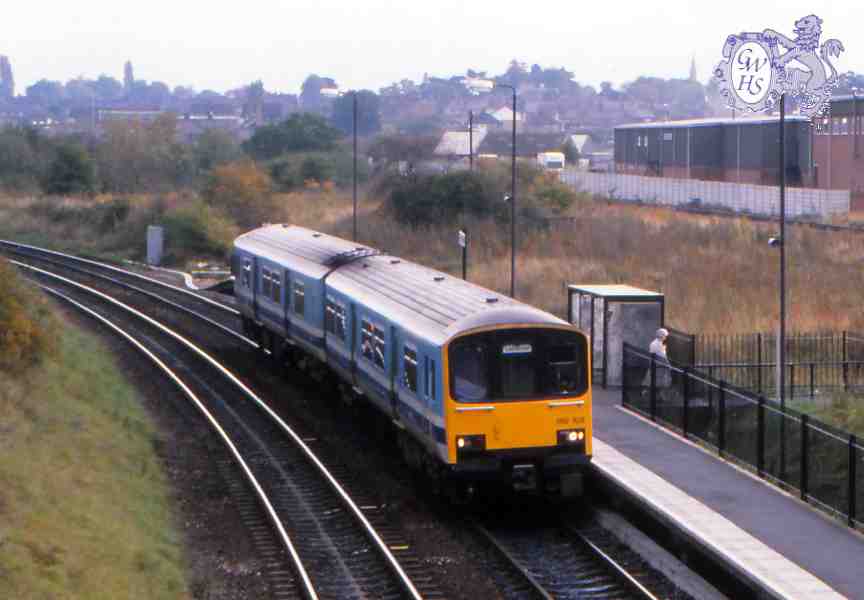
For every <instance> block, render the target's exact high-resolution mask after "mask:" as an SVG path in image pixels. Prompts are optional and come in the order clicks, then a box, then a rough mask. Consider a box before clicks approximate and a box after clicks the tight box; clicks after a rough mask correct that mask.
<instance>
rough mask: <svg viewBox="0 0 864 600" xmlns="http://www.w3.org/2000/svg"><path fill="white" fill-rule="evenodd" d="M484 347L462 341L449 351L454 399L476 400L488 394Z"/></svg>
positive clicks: (482, 398) (484, 397)
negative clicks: (462, 342)
mask: <svg viewBox="0 0 864 600" xmlns="http://www.w3.org/2000/svg"><path fill="white" fill-rule="evenodd" d="M486 363H487V357H486V347H485V346H484V345H482V344H478V343H464V344H459V345H457V346H455V347H454V348H453V349H452V350H451V351H450V364H451V366H452V369H453V394H454V397H455V398H456V400H461V401H463V402H477V401H480V400H485V399H486V398H487V397H488V396H489V377H488V374H487V372H486V371H487V367H486Z"/></svg>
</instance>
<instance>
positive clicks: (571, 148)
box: [561, 136, 579, 165]
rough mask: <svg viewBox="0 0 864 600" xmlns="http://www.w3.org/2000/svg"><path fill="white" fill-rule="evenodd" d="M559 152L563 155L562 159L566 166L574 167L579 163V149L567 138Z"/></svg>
mask: <svg viewBox="0 0 864 600" xmlns="http://www.w3.org/2000/svg"><path fill="white" fill-rule="evenodd" d="M561 152H563V153H564V159H565V160H566V161H567V164H568V165H575V164H577V163H578V162H579V148H577V147H576V144H574V143H573V140H572V139H571V138H570V137H569V136H568V137H567V141H566V142H564V145H563V146H562V147H561Z"/></svg>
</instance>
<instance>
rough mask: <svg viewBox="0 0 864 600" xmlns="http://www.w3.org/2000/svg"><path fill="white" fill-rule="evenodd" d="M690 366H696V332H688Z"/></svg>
mask: <svg viewBox="0 0 864 600" xmlns="http://www.w3.org/2000/svg"><path fill="white" fill-rule="evenodd" d="M690 366H691V367H695V366H696V334H695V333H691V334H690Z"/></svg>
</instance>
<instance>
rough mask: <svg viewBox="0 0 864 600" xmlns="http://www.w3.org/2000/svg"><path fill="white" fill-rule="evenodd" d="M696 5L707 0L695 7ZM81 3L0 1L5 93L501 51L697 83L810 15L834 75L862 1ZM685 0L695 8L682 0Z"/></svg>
mask: <svg viewBox="0 0 864 600" xmlns="http://www.w3.org/2000/svg"><path fill="white" fill-rule="evenodd" d="M706 4H707V3H706ZM711 5H712V7H711V8H706V7H705V6H706V5H703V3H702V2H698V3H697V2H694V0H689V1H686V0H663V1H662V2H659V1H658V2H652V1H638V2H634V1H630V0H627V1H616V0H611V1H609V0H594V1H590V0H588V1H582V2H580V1H574V0H566V1H559V0H546V1H545V2H537V1H523V2H520V1H518V0H507V1H502V0H498V1H491V0H461V1H457V0H434V1H430V0H424V1H423V2H416V1H413V0H403V1H401V2H395V1H390V0H363V1H362V2H361V1H357V0H351V1H349V0H342V1H339V0H310V1H309V2H302V3H301V2H295V1H292V0H280V1H275V0H274V1H269V2H264V1H262V0H247V1H246V2H231V3H227V2H225V3H222V2H213V1H212V0H210V1H208V2H200V1H198V0H172V1H168V0H148V1H147V2H131V3H130V2H118V1H117V0H81V1H79V2H63V3H60V2H56V3H55V2H50V3H43V2H33V1H21V0H11V1H10V2H5V3H4V10H3V19H2V21H0V54H6V55H8V56H9V57H10V59H11V61H12V67H13V69H14V73H15V80H16V87H17V91H18V93H23V92H24V88H25V87H26V86H27V85H30V84H32V83H33V82H34V81H36V80H38V79H41V78H48V79H55V80H62V81H66V80H67V79H70V78H73V77H77V76H79V75H83V76H85V77H95V76H98V75H99V74H101V73H106V74H108V75H112V76H114V77H116V78H118V79H121V80H122V77H123V62H124V61H125V60H127V59H129V60H131V61H132V63H133V65H134V67H135V76H136V78H138V79H146V80H150V81H152V80H160V81H164V82H165V83H167V84H168V85H170V86H172V87H173V86H175V85H181V84H182V85H192V86H194V87H195V89H197V90H199V91H200V90H203V89H213V90H217V91H225V90H227V89H230V88H233V87H238V86H240V85H245V84H247V83H249V82H250V81H252V80H255V79H262V80H263V81H264V85H265V87H266V88H267V89H268V90H271V91H274V90H275V91H283V92H289V93H296V92H299V89H300V84H301V83H302V82H303V80H304V79H305V78H306V76H307V75H308V74H310V73H317V74H318V75H322V76H330V77H333V78H335V79H336V81H337V82H338V83H339V85H340V86H341V87H342V88H370V89H373V90H376V91H377V90H378V88H380V87H383V86H385V85H388V84H390V83H392V82H393V81H397V80H399V79H403V78H408V79H413V80H415V81H419V80H421V79H422V77H423V74H424V73H429V74H430V75H435V76H450V75H455V74H463V73H464V71H465V69H466V68H469V67H470V68H474V69H478V70H486V71H489V73H490V74H495V73H501V72H503V71H504V70H505V69H506V68H507V65H508V63H509V61H510V60H511V59H513V58H517V59H518V60H520V61H524V62H527V63H528V64H529V65H530V64H533V63H538V64H540V65H542V66H544V67H562V66H563V67H566V68H567V69H569V70H571V71H574V72H575V75H576V76H575V79H576V80H577V81H579V82H580V83H589V84H592V85H595V86H597V85H598V84H599V82H600V81H604V80H609V81H612V82H613V83H614V84H615V85H616V86H617V85H619V84H621V83H623V82H625V81H629V80H632V79H634V78H636V77H637V76H639V75H654V76H658V77H664V78H668V77H686V76H687V74H688V71H689V67H690V59H691V57H694V56H695V58H696V64H697V68H698V74H699V78H700V80H703V81H707V79H708V78H709V77H710V74H711V70H712V67H713V66H714V64H716V63H717V62H718V61H719V60H720V58H721V49H722V47H723V41H724V39H725V37H726V35H727V34H729V33H735V32H740V31H761V30H763V29H765V28H772V29H776V30H778V31H780V32H781V33H784V34H786V35H790V36H791V35H792V27H793V23H794V21H795V20H796V19H798V18H800V17H802V16H805V15H808V14H811V13H813V12H815V13H816V14H818V15H819V16H820V17H822V18H823V19H824V23H823V35H822V40H823V41H824V40H825V39H827V38H837V39H839V40H840V41H842V42H843V44H844V45H845V47H846V52H845V53H844V54H843V55H842V56H841V57H840V59H839V61H837V64H838V70H839V71H841V72H843V71H848V70H854V71H857V72H862V71H864V50H862V48H861V45H860V44H857V38H858V37H860V26H861V23H862V22H864V3H860V2H853V1H852V0H844V1H842V2H838V1H834V2H831V3H830V4H829V3H827V2H812V1H811V2H803V1H797V0H787V1H785V2H771V1H765V0H759V1H754V0H728V1H726V2H722V1H720V2H712V3H711ZM694 6H698V8H694Z"/></svg>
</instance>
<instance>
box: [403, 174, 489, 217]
mask: <svg viewBox="0 0 864 600" xmlns="http://www.w3.org/2000/svg"><path fill="white" fill-rule="evenodd" d="M495 190H496V188H495V186H493V185H491V184H490V182H489V181H488V179H487V178H486V177H485V176H484V175H483V174H481V173H478V172H471V171H461V172H456V173H447V174H445V175H432V176H429V177H420V178H414V177H408V178H403V179H402V180H401V181H399V182H398V183H397V184H396V185H395V187H394V188H393V190H392V191H391V192H390V196H389V198H388V203H389V207H390V208H391V210H393V213H394V217H395V218H396V220H397V221H399V222H400V223H405V224H407V225H410V226H412V227H418V226H422V225H432V224H442V223H452V222H453V221H455V220H456V218H457V217H459V216H460V215H463V214H471V215H475V216H484V215H489V214H490V213H491V210H492V207H493V205H494V202H495V198H496V193H495Z"/></svg>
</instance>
